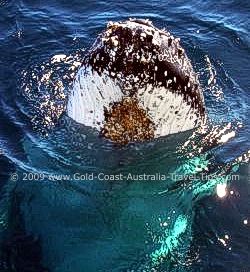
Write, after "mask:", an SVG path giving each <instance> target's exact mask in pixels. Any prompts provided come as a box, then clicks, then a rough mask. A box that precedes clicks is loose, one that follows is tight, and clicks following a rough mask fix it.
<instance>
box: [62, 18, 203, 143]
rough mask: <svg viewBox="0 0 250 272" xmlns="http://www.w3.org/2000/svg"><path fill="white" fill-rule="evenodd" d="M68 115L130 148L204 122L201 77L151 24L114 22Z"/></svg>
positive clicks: (82, 74) (81, 76) (85, 68)
mask: <svg viewBox="0 0 250 272" xmlns="http://www.w3.org/2000/svg"><path fill="white" fill-rule="evenodd" d="M67 113H68V115H69V116H70V117H72V118H73V119H74V120H76V121H77V122H79V123H82V124H84V125H86V126H91V127H94V128H96V129H97V130H98V131H99V132H100V135H101V136H103V137H106V138H108V139H110V140H112V141H114V142H117V143H121V144H126V143H129V142H134V141H144V140H149V139H153V138H157V137H160V136H165V135H168V134H173V133H178V132H181V131H185V130H189V129H193V128H195V127H197V126H199V125H200V124H201V123H203V122H204V120H205V115H206V114H205V104H204V98H203V94H202V89H201V86H200V84H199V81H198V77H197V75H196V73H195V72H194V70H193V67H192V65H191V62H190V60H189V59H188V57H187V55H186V53H185V50H184V49H183V48H182V47H181V45H180V40H179V39H177V38H174V37H173V36H172V35H171V34H170V33H169V32H167V31H163V30H160V29H158V28H156V27H154V26H153V24H152V22H150V21H148V20H138V19H130V20H128V21H125V22H114V23H113V22H110V23H108V25H107V29H106V30H105V31H103V32H102V33H101V34H100V35H99V36H98V37H97V39H96V41H95V43H94V44H93V46H92V47H91V49H90V50H89V52H88V54H87V55H86V57H85V60H84V62H83V65H82V67H81V68H80V69H79V71H78V73H77V75H76V78H75V82H74V84H73V89H72V92H71V94H70V96H69V100H68V106H67Z"/></svg>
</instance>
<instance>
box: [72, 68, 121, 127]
mask: <svg viewBox="0 0 250 272" xmlns="http://www.w3.org/2000/svg"><path fill="white" fill-rule="evenodd" d="M123 96H124V94H123V93H122V91H121V89H120V87H119V86H118V85H117V84H116V83H115V81H114V80H113V79H112V78H110V77H109V76H108V75H105V74H102V76H100V75H98V73H97V72H95V71H92V69H91V68H90V67H88V68H85V67H83V68H81V69H80V70H79V71H78V73H77V75H76V78H75V81H74V84H73V88H72V92H71V94H70V97H69V100H68V105H67V114H68V116H69V117H71V118H72V119H74V120H75V121H76V122H78V123H80V124H84V125H86V126H90V127H94V128H96V129H97V130H100V129H101V127H102V125H103V122H104V108H105V107H106V108H109V106H110V104H111V103H113V102H116V101H120V100H121V99H122V97H123Z"/></svg>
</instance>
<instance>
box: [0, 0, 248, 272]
mask: <svg viewBox="0 0 250 272" xmlns="http://www.w3.org/2000/svg"><path fill="white" fill-rule="evenodd" d="M249 14H250V4H249V3H248V2H247V1H221V2H219V3H218V1H212V0H210V1H188V2H187V1H165V2H164V1H146V2H144V1H141V0H138V1H123V2H121V1H88V0H85V1H80V0H72V1H66V0H65V1H63V0H61V1H59V0H52V1H8V0H0V15H1V16H0V186H1V188H0V189H1V200H0V242H1V246H0V252H1V255H0V258H1V259H0V271H20V272H25V271H36V272H39V271H53V272H54V271H56V272H65V271H68V272H69V271H74V272H78V271H79V272H82V271H84V272H85V271H86V272H92V271H93V272H94V271H178V272H179V271H209V272H210V271H215V272H224V271H225V272H228V271H233V272H238V271H239V272H243V271H244V272H246V271H250V253H249V252H250V242H249V235H250V200H249V199H250V187H249V185H250V184H249V181H250V179H249V169H250V168H249V164H247V158H248V156H247V152H248V150H249V149H250V148H249V147H250V145H249V134H250V121H249V87H250V77H249V68H250V67H249V63H250V39H249V26H250V23H249V17H250V15H249ZM129 17H136V18H144V19H146V18H148V19H150V20H152V21H153V23H154V24H155V25H156V26H157V27H159V28H166V29H167V30H169V31H170V32H171V33H172V34H173V35H174V36H176V37H179V38H181V43H182V45H183V47H184V48H185V49H186V51H187V54H188V56H189V58H190V59H191V62H192V64H193V66H194V69H195V71H196V72H197V73H198V74H199V78H200V82H201V84H202V87H203V90H204V95H205V100H206V106H207V111H208V115H209V120H210V121H209V125H208V127H207V128H206V129H205V132H203V133H200V132H187V133H181V134H180V135H173V136H169V137H165V138H163V139H158V140H155V141H152V142H150V143H147V144H136V145H130V146H127V147H123V148H121V147H117V146H113V145H112V144H110V143H108V142H107V141H104V140H102V139H99V138H98V137H97V133H96V132H95V131H92V130H90V129H88V128H85V127H83V126H82V125H79V124H77V123H75V122H74V121H73V120H71V119H70V118H69V117H67V115H66V114H65V105H66V101H67V95H68V93H69V92H70V90H71V89H72V85H70V84H71V83H70V82H72V80H70V74H71V73H72V70H70V67H71V65H72V61H73V60H77V61H81V59H82V58H83V56H84V54H85V51H86V50H87V49H88V48H89V47H90V46H91V44H92V43H93V41H94V40H95V37H96V36H97V35H98V34H99V33H100V32H101V31H102V30H103V29H105V27H106V24H107V22H108V21H110V20H112V21H120V20H125V19H128V18H129ZM58 54H65V55H67V56H68V57H69V61H68V62H66V61H65V62H64V63H60V65H59V64H58V65H56V64H53V63H51V58H53V56H54V55H58ZM48 73H51V75H52V76H51V80H50V81H48V82H45V83H44V82H43V81H42V78H43V76H44V75H46V74H48ZM64 76H68V78H69V79H65V78H64ZM57 80H60V81H61V82H63V88H62V93H61V96H60V95H56V94H55V92H54V90H55V85H54V84H55V82H56V81H57ZM62 94H63V96H62ZM42 103H45V105H48V103H53V104H49V105H50V107H46V106H45V107H41V105H42ZM51 116H54V119H53V120H50V119H46V118H50V117H51ZM46 120H47V121H46ZM48 120H49V121H48ZM244 154H245V155H244ZM75 173H80V174H86V173H87V174H91V173H95V174H98V173H104V174H107V175H115V174H120V173H123V174H128V173H131V174H133V175H134V177H133V181H115V182H110V181H100V180H97V179H94V180H91V178H90V177H89V178H87V179H86V180H84V181H76V180H74V181H73V182H72V181H68V180H67V179H66V180H65V179H64V178H62V176H61V175H65V174H66V175H71V176H72V175H74V174H75ZM143 173H145V174H155V173H161V174H165V175H167V176H168V179H167V180H165V181H160V180H159V178H158V181H148V180H145V178H144V180H142V181H138V180H136V175H137V174H143ZM174 174H175V175H177V174H179V175H183V176H184V175H191V174H192V175H197V177H196V179H195V180H192V179H191V177H190V176H189V178H188V179H186V178H184V177H182V178H180V179H178V181H177V180H176V179H173V175H174ZM202 174H206V175H209V174H210V175H211V174H214V176H213V177H212V176H211V177H210V178H208V179H207V180H204V179H203V178H201V177H202ZM52 175H59V176H57V177H56V178H54V180H53V179H52V178H51V177H54V176H52ZM232 176H235V177H236V178H235V180H233V179H232ZM223 186H224V187H223ZM220 188H222V192H221V193H222V195H220ZM223 188H224V189H225V195H223V192H224V189H223Z"/></svg>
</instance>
